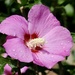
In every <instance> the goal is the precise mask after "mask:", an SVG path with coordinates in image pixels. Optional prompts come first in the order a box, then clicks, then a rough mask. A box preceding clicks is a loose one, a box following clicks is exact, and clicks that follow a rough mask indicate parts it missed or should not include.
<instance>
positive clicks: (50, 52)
mask: <svg viewBox="0 0 75 75" xmlns="http://www.w3.org/2000/svg"><path fill="white" fill-rule="evenodd" d="M0 32H1V33H3V34H6V35H8V37H7V40H6V42H5V44H4V45H3V46H4V48H5V50H6V52H7V53H8V55H9V56H11V57H12V58H14V59H18V60H19V61H21V62H27V63H28V62H32V61H33V63H35V64H37V65H40V66H44V67H47V68H52V67H53V66H54V65H55V64H56V63H57V62H59V61H62V60H64V58H65V56H68V55H69V54H70V48H71V47H72V37H71V35H70V32H69V31H68V30H67V29H66V28H64V27H62V26H60V23H59V21H58V20H57V19H56V18H55V17H54V16H53V14H52V13H51V12H50V10H49V8H48V7H46V6H44V5H42V4H38V5H34V6H33V7H32V8H31V9H30V11H29V13H28V21H27V20H26V19H25V18H24V17H22V16H19V15H12V16H10V17H8V18H6V19H5V20H4V21H3V22H2V23H1V25H0Z"/></svg>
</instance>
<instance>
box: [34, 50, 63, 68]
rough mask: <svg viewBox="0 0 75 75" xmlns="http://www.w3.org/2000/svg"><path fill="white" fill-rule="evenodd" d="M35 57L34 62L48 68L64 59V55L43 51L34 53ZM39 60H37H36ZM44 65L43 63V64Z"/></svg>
mask: <svg viewBox="0 0 75 75" xmlns="http://www.w3.org/2000/svg"><path fill="white" fill-rule="evenodd" d="M33 57H34V61H33V62H34V63H35V64H37V65H39V66H44V67H47V68H49V69H50V68H52V67H53V66H54V65H55V64H56V63H57V62H59V61H62V60H64V57H62V56H60V55H54V54H48V53H46V52H45V53H43V52H42V51H40V52H38V53H35V54H33ZM36 60H37V61H36ZM39 63H41V64H43V65H41V64H39Z"/></svg>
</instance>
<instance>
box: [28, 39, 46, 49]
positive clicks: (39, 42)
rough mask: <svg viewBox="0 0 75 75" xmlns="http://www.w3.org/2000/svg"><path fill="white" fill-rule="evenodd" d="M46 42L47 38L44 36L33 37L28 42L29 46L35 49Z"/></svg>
mask: <svg viewBox="0 0 75 75" xmlns="http://www.w3.org/2000/svg"><path fill="white" fill-rule="evenodd" d="M44 43H45V40H44V39H43V38H35V39H31V40H30V41H29V42H27V46H28V47H29V48H30V49H35V48H36V47H37V46H38V47H42V46H43V45H44Z"/></svg>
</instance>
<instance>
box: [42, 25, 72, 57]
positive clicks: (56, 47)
mask: <svg viewBox="0 0 75 75" xmlns="http://www.w3.org/2000/svg"><path fill="white" fill-rule="evenodd" d="M43 38H44V39H45V40H46V42H45V44H44V47H43V49H44V50H46V51H48V52H49V53H51V54H59V55H63V56H68V55H69V54H70V49H71V47H72V37H71V35H70V32H69V31H68V30H67V29H66V28H64V27H62V26H57V27H55V28H54V29H52V30H51V31H50V32H49V33H47V34H46V35H45V36H44V37H43Z"/></svg>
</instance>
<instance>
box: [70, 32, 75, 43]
mask: <svg viewBox="0 0 75 75" xmlns="http://www.w3.org/2000/svg"><path fill="white" fill-rule="evenodd" d="M71 35H72V38H73V42H74V43H75V33H74V32H71Z"/></svg>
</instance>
